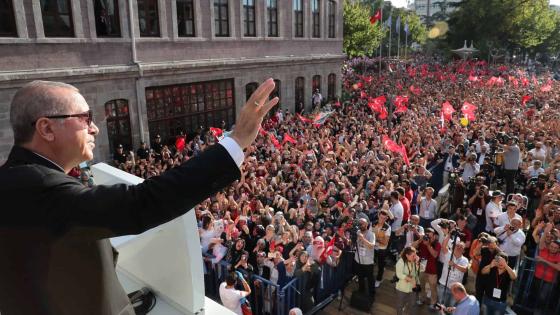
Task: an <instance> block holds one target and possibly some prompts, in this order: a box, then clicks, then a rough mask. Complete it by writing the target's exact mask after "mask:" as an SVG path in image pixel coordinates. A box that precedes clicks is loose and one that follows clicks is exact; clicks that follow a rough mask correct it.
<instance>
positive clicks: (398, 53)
mask: <svg viewBox="0 0 560 315" xmlns="http://www.w3.org/2000/svg"><path fill="white" fill-rule="evenodd" d="M400 23H401V19H400V16H399V27H398V28H397V29H398V33H399V37H398V38H399V39H398V41H397V59H401V25H400Z"/></svg>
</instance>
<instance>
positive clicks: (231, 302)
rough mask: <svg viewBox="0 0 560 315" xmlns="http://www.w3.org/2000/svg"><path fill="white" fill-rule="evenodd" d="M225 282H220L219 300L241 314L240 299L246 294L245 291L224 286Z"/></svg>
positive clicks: (238, 314)
mask: <svg viewBox="0 0 560 315" xmlns="http://www.w3.org/2000/svg"><path fill="white" fill-rule="evenodd" d="M226 285H227V284H226V283H225V282H222V283H221V284H220V300H222V304H223V305H224V306H225V307H226V308H228V309H229V310H231V311H233V312H235V314H237V315H243V312H242V311H241V302H240V300H241V299H242V298H244V297H246V296H247V292H245V291H239V290H236V289H228V288H226Z"/></svg>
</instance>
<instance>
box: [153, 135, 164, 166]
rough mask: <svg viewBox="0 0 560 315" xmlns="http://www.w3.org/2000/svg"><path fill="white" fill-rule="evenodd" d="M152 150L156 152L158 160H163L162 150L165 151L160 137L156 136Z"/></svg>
mask: <svg viewBox="0 0 560 315" xmlns="http://www.w3.org/2000/svg"><path fill="white" fill-rule="evenodd" d="M152 149H153V150H154V156H155V158H156V160H161V150H162V149H163V144H162V143H161V136H160V135H157V136H156V139H155V140H154V142H153V143H152Z"/></svg>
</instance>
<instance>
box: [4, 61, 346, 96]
mask: <svg viewBox="0 0 560 315" xmlns="http://www.w3.org/2000/svg"><path fill="white" fill-rule="evenodd" d="M345 58H346V55H344V54H320V55H307V56H264V57H259V58H231V59H203V60H181V61H167V62H139V64H138V65H103V66H96V65H95V66H88V67H79V68H62V69H34V70H23V71H4V72H0V88H6V87H18V86H21V85H22V84H24V83H25V82H28V81H32V80H40V79H42V80H45V79H48V80H60V81H72V82H84V81H92V80H107V79H125V78H138V77H146V78H149V77H152V76H159V75H172V74H180V73H199V72H207V71H212V70H220V71H227V70H241V69H254V68H262V67H267V66H271V65H273V66H282V65H290V66H293V65H298V64H306V65H308V64H313V63H316V64H321V63H325V62H341V61H343V60H344V59H345Z"/></svg>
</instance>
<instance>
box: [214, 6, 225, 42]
mask: <svg viewBox="0 0 560 315" xmlns="http://www.w3.org/2000/svg"><path fill="white" fill-rule="evenodd" d="M214 34H215V36H216V37H228V36H229V3H228V0H214Z"/></svg>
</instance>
